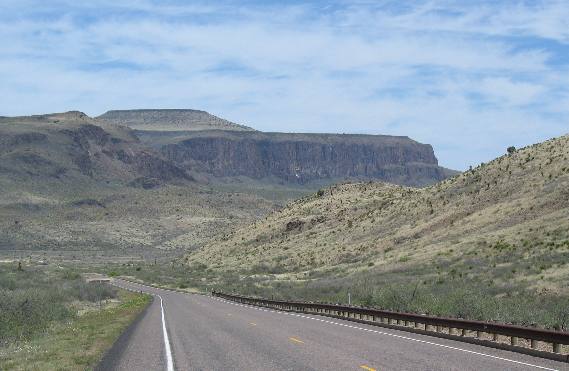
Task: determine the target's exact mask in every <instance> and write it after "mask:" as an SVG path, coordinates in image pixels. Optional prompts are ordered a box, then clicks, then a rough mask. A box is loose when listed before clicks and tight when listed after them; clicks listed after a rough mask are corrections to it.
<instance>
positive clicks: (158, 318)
mask: <svg viewBox="0 0 569 371" xmlns="http://www.w3.org/2000/svg"><path fill="white" fill-rule="evenodd" d="M114 284H115V285H117V286H120V287H123V288H127V289H130V290H134V291H143V292H146V293H150V294H152V295H155V300H154V301H153V303H152V304H151V305H150V306H149V307H148V309H147V310H146V312H145V313H144V314H143V315H142V317H140V320H139V321H138V322H136V323H135V324H134V325H133V326H131V328H130V329H129V331H127V332H126V333H125V334H123V335H122V336H121V338H120V339H119V340H118V341H117V342H116V343H115V345H114V346H113V348H112V349H111V350H110V351H109V353H108V354H107V355H106V356H105V358H104V359H103V361H102V362H101V364H100V365H99V366H98V368H97V369H98V370H145V371H146V370H167V371H172V370H247V371H253V370H360V371H361V370H366V371H373V370H378V371H379V370H381V371H384V370H461V371H464V370H569V365H568V364H566V363H561V362H556V361H551V360H545V359H541V358H536V357H532V356H527V355H523V354H518V353H512V352H508V351H503V350H497V349H492V348H487V347H483V346H479V345H473V344H467V343H462V342H457V341H453V340H446V339H440V338H435V337H429V336H425V335H418V334H411V333H408V332H404V331H398V330H390V329H384V328H381V327H375V326H369V325H364V324H358V323H354V322H349V321H344V320H340V319H331V318H326V317H321V316H317V315H304V314H296V313H287V312H278V311H273V310H268V309H264V308H257V307H248V306H243V305H240V304H237V303H233V302H228V301H224V300H222V299H219V298H213V297H209V296H204V295H189V294H184V293H179V292H173V291H167V290H162V289H156V288H152V287H147V286H143V285H139V284H134V283H130V282H127V281H122V280H115V281H114ZM165 339H167V340H166V341H165Z"/></svg>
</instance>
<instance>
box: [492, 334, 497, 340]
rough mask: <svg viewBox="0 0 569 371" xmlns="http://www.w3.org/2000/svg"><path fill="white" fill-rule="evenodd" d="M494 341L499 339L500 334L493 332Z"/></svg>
mask: <svg viewBox="0 0 569 371" xmlns="http://www.w3.org/2000/svg"><path fill="white" fill-rule="evenodd" d="M492 341H498V334H495V333H494V334H492Z"/></svg>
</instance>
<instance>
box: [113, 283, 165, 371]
mask: <svg viewBox="0 0 569 371" xmlns="http://www.w3.org/2000/svg"><path fill="white" fill-rule="evenodd" d="M112 284H113V285H114V286H117V287H120V288H121V289H124V290H128V291H132V292H138V290H133V289H130V288H127V287H123V286H120V285H117V284H116V283H114V282H113V283H112ZM141 286H145V285H141ZM153 295H156V296H158V297H159V298H160V312H161V314H162V333H163V334H164V350H165V351H166V371H174V361H173V358H172V349H171V348H170V339H169V338H168V330H167V329H166V316H165V315H164V305H163V304H162V301H163V300H162V296H160V295H158V294H153Z"/></svg>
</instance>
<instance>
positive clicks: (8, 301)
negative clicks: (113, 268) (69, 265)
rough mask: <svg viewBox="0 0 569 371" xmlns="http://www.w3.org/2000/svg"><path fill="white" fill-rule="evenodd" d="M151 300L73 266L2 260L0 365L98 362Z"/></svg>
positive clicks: (80, 366) (55, 366) (65, 366)
mask: <svg viewBox="0 0 569 371" xmlns="http://www.w3.org/2000/svg"><path fill="white" fill-rule="evenodd" d="M149 300H150V298H149V297H148V296H145V295H137V294H131V293H128V292H125V291H122V290H121V291H117V290H116V289H114V288H111V287H110V286H108V285H104V284H101V283H86V282H85V281H83V280H82V278H81V276H80V275H79V274H78V273H77V272H76V271H74V270H68V269H58V270H54V269H51V268H48V267H45V266H26V265H24V266H23V267H22V270H19V269H18V266H17V265H16V264H15V263H12V264H0V369H2V370H4V369H10V370H12V369H14V370H24V369H25V370H84V369H86V368H89V367H93V366H94V365H95V364H96V363H97V362H98V361H99V359H100V357H101V356H102V354H103V353H104V351H106V350H107V349H108V348H109V347H110V346H111V345H112V343H113V342H114V340H115V339H116V338H117V337H118V335H119V334H120V333H121V332H122V331H123V330H124V328H125V327H126V326H127V325H128V324H129V323H130V322H132V320H133V319H134V318H135V316H136V315H137V314H138V313H140V311H141V310H142V309H144V308H145V307H146V305H147V304H148V302H149Z"/></svg>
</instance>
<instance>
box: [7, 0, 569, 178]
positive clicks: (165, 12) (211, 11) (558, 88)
mask: <svg viewBox="0 0 569 371" xmlns="http://www.w3.org/2000/svg"><path fill="white" fill-rule="evenodd" d="M243 4H245V5H243ZM400 4H401V3H400V2H390V1H373V2H371V1H370V2H366V1H338V2H335V3H332V2H329V3H326V4H323V3H319V2H315V3H312V4H310V5H307V4H304V3H303V4H293V3H290V2H287V3H285V4H281V3H277V2H246V3H240V4H237V3H235V2H230V1H228V2H217V3H215V5H211V3H206V2H203V3H200V2H193V4H192V5H187V4H186V2H181V1H167V2H164V1H161V2H153V1H143V0H140V1H137V0H129V1H121V2H117V1H108V0H100V1H94V2H85V3H83V2H75V1H70V0H69V1H67V0H55V1H50V2H40V1H32V0H18V1H11V0H7V1H5V2H3V3H2V4H1V5H0V21H2V22H0V42H2V45H3V48H2V49H0V81H2V84H0V97H1V98H2V99H0V114H4V115H15V114H30V113H38V112H47V111H61V110H68V109H81V110H84V111H86V112H87V113H89V114H93V115H95V114H99V113H102V112H103V111H105V110H107V109H117V108H138V107H157V108H160V107H190V108H201V109H206V110H209V111H212V112H213V113H216V114H219V115H221V116H224V117H226V118H228V119H232V120H236V121H239V122H244V123H247V124H250V125H253V126H255V127H257V128H259V129H263V130H273V131H276V130H281V131H284V130H291V131H334V132H354V131H355V132H368V133H385V134H397V135H408V136H410V137H412V138H415V139H417V140H420V141H424V142H428V143H431V144H433V145H434V147H435V151H436V152H437V154H438V155H439V158H440V159H441V162H442V164H443V165H447V166H451V167H455V168H466V167H467V166H468V165H469V164H474V163H478V162H481V161H487V160H488V159H491V158H493V157H495V156H496V155H498V154H500V153H501V152H503V149H504V148H505V147H506V146H508V145H510V144H514V145H517V146H520V145H524V144H529V143H532V142H535V141H538V140H542V139H545V138H547V137H549V136H554V135H559V134H562V133H564V132H566V131H568V130H567V129H568V128H569V125H568V118H569V89H568V88H567V86H569V85H568V82H569V81H568V78H567V76H569V74H568V72H569V55H568V53H569V45H568V44H569V34H568V32H569V26H568V24H567V22H568V19H569V4H567V3H566V2H561V1H559V2H551V1H548V2H543V3H541V2H534V3H532V4H528V3H527V2H521V1H505V2H499V3H495V2H490V1H488V2H476V6H474V5H473V4H474V3H472V2H466V1H463V2H458V1H444V0H440V1H436V0H431V1H427V0H425V1H415V2H412V4H413V5H412V6H410V5H407V6H405V7H403V6H401V5H400Z"/></svg>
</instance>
